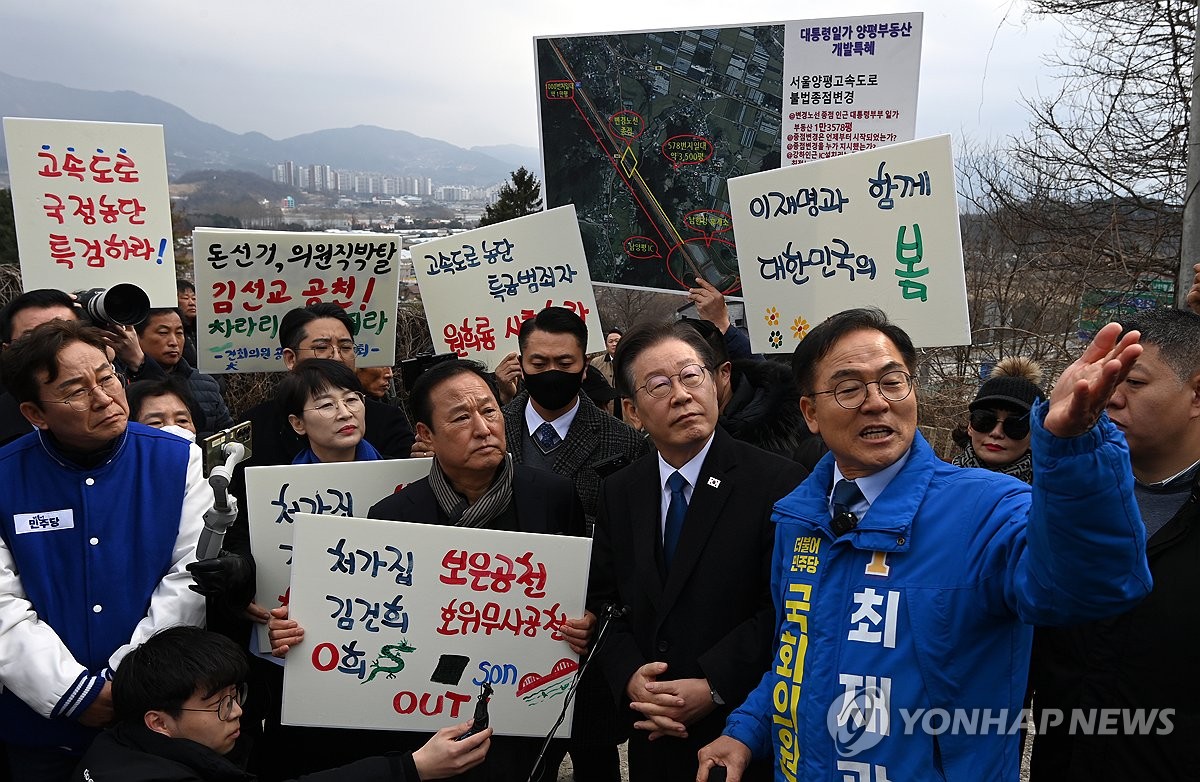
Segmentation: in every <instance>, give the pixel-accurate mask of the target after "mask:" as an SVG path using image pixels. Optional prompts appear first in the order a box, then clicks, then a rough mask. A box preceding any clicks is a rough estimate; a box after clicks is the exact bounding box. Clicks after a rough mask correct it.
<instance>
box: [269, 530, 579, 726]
mask: <svg viewBox="0 0 1200 782" xmlns="http://www.w3.org/2000/svg"><path fill="white" fill-rule="evenodd" d="M293 526H294V535H293V544H292V545H293V548H292V585H291V592H290V607H291V608H290V616H291V618H293V619H295V620H297V621H298V622H299V623H300V626H301V627H303V628H304V641H303V642H302V643H300V644H297V645H296V646H294V647H292V648H291V650H290V651H289V652H288V656H287V664H286V666H285V668H284V680H283V682H284V689H283V721H284V723H286V724H289V725H315V726H327V727H334V726H337V727H354V728H375V729H385V730H420V731H435V730H438V729H439V728H443V727H446V726H447V725H453V724H455V723H459V722H465V721H467V720H468V719H470V718H471V716H472V714H473V713H474V709H475V702H476V699H477V697H478V696H479V693H480V692H481V689H482V688H483V686H484V685H488V686H490V687H491V689H492V695H491V699H490V703H489V706H488V712H489V715H490V717H491V726H492V727H493V728H494V729H495V732H496V733H497V734H500V735H507V736H544V735H546V734H547V733H549V732H550V728H551V727H552V726H553V725H554V722H555V720H557V718H558V715H559V713H560V712H561V710H562V708H563V703H564V700H565V698H566V693H567V690H568V689H569V688H570V686H571V683H572V681H573V680H574V677H575V674H576V672H577V671H578V670H579V662H580V661H579V658H578V657H577V656H575V654H574V653H573V652H572V651H571V648H570V646H568V645H567V642H566V640H565V639H564V638H563V636H562V634H561V633H560V628H561V627H562V624H563V622H564V621H566V619H567V618H578V617H580V616H582V615H583V601H584V595H585V592H586V589H587V575H588V563H589V560H590V557H591V547H592V542H591V540H590V539H589V538H573V537H564V536H559V535H536V534H532V533H524V532H501V531H498V530H489V529H473V528H466V527H443V526H438V525H430V524H409V523H407V522H399V521H381V520H377V519H357V518H346V519H337V520H336V522H334V523H331V520H330V519H329V518H328V517H327V516H318V515H314V514H309V513H297V514H295V515H294V518H293ZM572 708H573V707H572ZM572 708H569V709H568V710H567V715H566V719H565V720H564V722H563V725H562V727H560V728H559V731H558V733H557V734H556V735H558V736H560V737H566V736H568V735H569V732H570V731H569V726H570V725H571V717H572V713H573V712H572Z"/></svg>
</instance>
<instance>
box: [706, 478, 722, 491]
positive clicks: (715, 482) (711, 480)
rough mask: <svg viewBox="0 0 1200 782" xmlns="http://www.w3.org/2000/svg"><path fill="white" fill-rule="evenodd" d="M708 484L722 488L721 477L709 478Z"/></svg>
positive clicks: (715, 487)
mask: <svg viewBox="0 0 1200 782" xmlns="http://www.w3.org/2000/svg"><path fill="white" fill-rule="evenodd" d="M708 485H709V486H711V487H713V488H714V489H719V488H721V479H720V478H709V479H708Z"/></svg>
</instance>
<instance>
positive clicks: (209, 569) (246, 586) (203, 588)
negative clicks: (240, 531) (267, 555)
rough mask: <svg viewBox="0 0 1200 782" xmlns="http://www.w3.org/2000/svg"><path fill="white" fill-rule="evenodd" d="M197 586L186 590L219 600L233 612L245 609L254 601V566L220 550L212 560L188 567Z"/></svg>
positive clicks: (190, 586)
mask: <svg viewBox="0 0 1200 782" xmlns="http://www.w3.org/2000/svg"><path fill="white" fill-rule="evenodd" d="M187 569H188V572H189V573H191V574H192V578H193V579H195V581H196V583H194V584H188V589H191V590H192V591H193V592H199V593H200V594H202V595H204V596H205V597H212V598H216V599H218V600H221V601H222V602H224V603H225V604H226V605H228V606H229V607H231V608H235V609H242V608H245V607H246V606H247V605H249V604H250V601H251V600H252V599H253V598H254V565H253V563H252V562H251V561H250V559H249V558H247V557H244V556H242V555H240V554H231V553H229V552H228V551H225V550H222V551H221V553H220V554H218V555H217V556H215V557H213V558H211V559H202V560H200V561H198V562H193V563H192V564H190V565H188V566H187Z"/></svg>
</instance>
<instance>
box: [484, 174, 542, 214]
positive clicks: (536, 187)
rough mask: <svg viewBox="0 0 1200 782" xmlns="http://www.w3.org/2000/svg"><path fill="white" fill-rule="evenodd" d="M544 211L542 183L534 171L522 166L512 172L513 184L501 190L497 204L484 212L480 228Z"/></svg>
mask: <svg viewBox="0 0 1200 782" xmlns="http://www.w3.org/2000/svg"><path fill="white" fill-rule="evenodd" d="M540 211H542V183H541V182H539V181H538V180H537V177H535V176H534V175H533V172H532V171H529V170H528V169H526V168H525V166H521V167H520V168H518V169H517V170H516V171H513V172H512V182H511V183H509V182H505V183H504V185H503V186H502V187H501V188H500V196H499V197H498V198H497V199H496V203H494V204H492V205H491V206H489V207H487V208H486V209H484V211H483V217H481V218H480V219H479V225H480V227H483V226H485V225H492V224H493V223H502V222H504V221H505V220H512V219H513V218H515V217H524V216H525V215H531V214H533V213H534V212H540Z"/></svg>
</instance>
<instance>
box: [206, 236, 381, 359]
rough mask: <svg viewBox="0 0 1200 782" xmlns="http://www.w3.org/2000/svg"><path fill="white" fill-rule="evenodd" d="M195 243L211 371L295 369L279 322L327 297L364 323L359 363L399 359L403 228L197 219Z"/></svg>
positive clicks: (358, 333) (358, 329)
mask: <svg viewBox="0 0 1200 782" xmlns="http://www.w3.org/2000/svg"><path fill="white" fill-rule="evenodd" d="M192 252H193V254H194V256H195V259H196V260H195V263H196V341H197V342H198V343H199V344H197V346H196V352H197V356H198V359H199V362H200V366H199V369H200V371H201V372H209V373H213V374H218V373H223V372H283V371H285V370H286V367H285V366H284V363H283V348H282V347H281V346H280V345H279V322H280V321H281V320H282V319H283V316H284V315H285V314H287V312H288V310H292V309H296V308H297V307H306V306H308V305H310V304H316V303H318V302H326V301H328V302H334V303H335V304H337V305H338V306H340V307H341V308H342V309H344V310H346V314H347V315H349V316H350V320H351V321H353V323H354V327H355V333H354V334H353V337H354V341H355V343H356V347H355V355H356V356H357V362H356V363H357V364H358V366H360V367H380V366H391V365H393V364H394V363H395V359H396V298H397V295H398V290H399V285H400V272H399V269H400V239H399V238H398V237H395V236H388V235H386V234H376V233H319V232H309V233H294V232H290V231H234V230H224V229H216V228H197V229H196V230H195V231H193V232H192Z"/></svg>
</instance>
